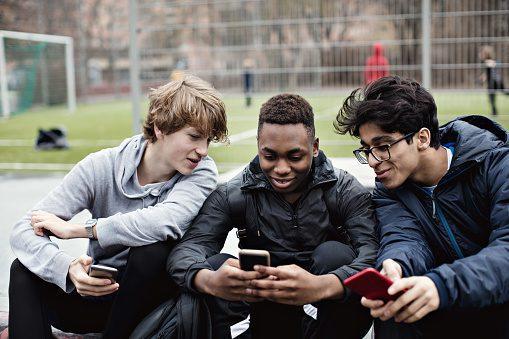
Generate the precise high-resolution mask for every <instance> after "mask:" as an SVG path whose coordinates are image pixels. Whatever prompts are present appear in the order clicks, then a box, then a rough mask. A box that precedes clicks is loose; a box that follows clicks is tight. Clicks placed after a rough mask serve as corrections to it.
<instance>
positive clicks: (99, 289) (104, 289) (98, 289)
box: [76, 283, 119, 293]
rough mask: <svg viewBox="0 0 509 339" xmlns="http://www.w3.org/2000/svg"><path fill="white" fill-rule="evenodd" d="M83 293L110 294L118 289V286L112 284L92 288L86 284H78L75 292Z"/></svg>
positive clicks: (92, 286)
mask: <svg viewBox="0 0 509 339" xmlns="http://www.w3.org/2000/svg"><path fill="white" fill-rule="evenodd" d="M78 289H79V290H80V291H85V292H93V293H105V292H107V293H111V292H114V291H116V290H118V289H119V284H118V283H114V284H110V285H108V286H94V285H88V284H78V286H76V290H78Z"/></svg>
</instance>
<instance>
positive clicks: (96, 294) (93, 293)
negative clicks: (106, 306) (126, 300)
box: [76, 287, 118, 297]
mask: <svg viewBox="0 0 509 339" xmlns="http://www.w3.org/2000/svg"><path fill="white" fill-rule="evenodd" d="M117 290H118V287H117V288H114V289H108V290H88V289H86V288H85V289H84V288H80V289H76V291H77V292H78V293H79V294H80V295H82V296H85V295H88V296H94V297H99V296H102V295H107V294H111V293H114V292H116V291H117Z"/></svg>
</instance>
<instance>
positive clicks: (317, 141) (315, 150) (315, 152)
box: [313, 138, 320, 158]
mask: <svg viewBox="0 0 509 339" xmlns="http://www.w3.org/2000/svg"><path fill="white" fill-rule="evenodd" d="M319 146H320V139H319V138H316V139H315V141H313V157H315V158H316V157H317V156H318V151H319Z"/></svg>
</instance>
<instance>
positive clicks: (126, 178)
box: [114, 134, 182, 199]
mask: <svg viewBox="0 0 509 339" xmlns="http://www.w3.org/2000/svg"><path fill="white" fill-rule="evenodd" d="M147 143H148V141H147V140H145V138H143V135H141V134H140V135H136V136H134V137H132V138H128V139H125V140H124V141H123V142H122V143H121V144H120V145H119V146H118V153H117V155H116V157H115V164H114V168H115V171H114V173H115V183H116V185H117V187H118V189H119V190H120V191H121V192H122V193H123V194H124V195H125V196H126V197H127V198H131V199H133V198H144V197H146V196H148V195H149V194H152V195H160V194H161V193H162V192H164V191H165V189H166V187H167V186H173V185H174V183H175V182H176V181H178V180H180V178H181V177H182V174H180V173H178V172H177V173H176V174H175V175H174V176H173V177H172V178H171V179H170V180H168V181H166V182H165V183H162V184H160V185H161V186H160V187H159V189H157V190H154V185H157V184H149V185H145V186H143V187H141V186H140V185H139V183H138V179H137V175H136V170H137V168H138V165H139V164H140V162H141V159H142V158H143V154H144V152H145V149H146V147H147Z"/></svg>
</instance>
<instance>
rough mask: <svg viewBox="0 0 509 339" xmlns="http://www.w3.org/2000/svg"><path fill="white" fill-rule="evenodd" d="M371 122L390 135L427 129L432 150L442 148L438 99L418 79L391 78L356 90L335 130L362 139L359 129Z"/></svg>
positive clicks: (379, 80) (346, 104)
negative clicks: (436, 101) (436, 102)
mask: <svg viewBox="0 0 509 339" xmlns="http://www.w3.org/2000/svg"><path fill="white" fill-rule="evenodd" d="M369 122H370V123H373V124H375V125H376V126H378V127H380V128H381V129H382V130H383V131H384V132H387V133H394V132H399V133H401V134H408V133H411V132H416V131H418V130H419V129H420V128H423V127H426V128H427V129H429V130H430V132H431V141H430V145H431V147H434V148H438V147H439V146H440V140H439V134H438V118H437V106H436V104H435V100H434V99H433V97H432V96H431V94H430V93H429V92H428V91H427V90H426V89H424V88H423V87H422V86H421V85H420V84H419V83H418V82H417V81H415V80H411V79H404V78H401V77H399V76H387V77H383V78H380V79H378V80H375V81H373V82H371V83H369V84H368V85H366V86H365V87H364V88H358V89H356V90H354V91H353V92H352V93H351V94H350V95H349V96H348V97H347V98H346V99H345V101H344V103H343V106H342V107H341V109H340V110H339V112H338V114H337V116H336V121H334V129H335V130H336V133H338V134H346V133H349V134H350V135H353V136H355V137H359V128H360V127H361V126H362V125H363V124H365V123H369ZM408 142H411V140H409V141H408Z"/></svg>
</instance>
